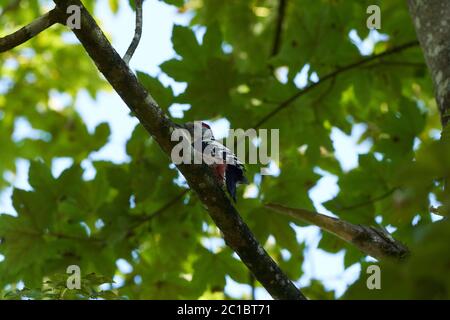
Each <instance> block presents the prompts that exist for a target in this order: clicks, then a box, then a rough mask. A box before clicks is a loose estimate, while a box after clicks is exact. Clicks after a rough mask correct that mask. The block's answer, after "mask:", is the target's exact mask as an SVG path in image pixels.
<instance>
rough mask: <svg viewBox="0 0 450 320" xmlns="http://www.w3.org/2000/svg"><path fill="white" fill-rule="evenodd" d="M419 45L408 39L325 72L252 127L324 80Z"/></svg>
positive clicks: (257, 125) (258, 125)
mask: <svg viewBox="0 0 450 320" xmlns="http://www.w3.org/2000/svg"><path fill="white" fill-rule="evenodd" d="M418 45H419V42H418V41H416V40H414V41H410V42H407V43H405V44H402V45H400V46H398V47H394V48H392V49H390V50H387V51H384V52H382V53H379V54H376V55H373V56H371V57H368V58H365V59H362V60H360V61H357V62H353V63H350V64H348V65H346V66H343V67H340V68H338V69H336V70H334V71H333V72H330V73H328V74H326V75H325V76H323V77H322V78H320V80H319V81H318V82H314V83H312V84H310V85H309V86H307V87H306V88H304V89H302V90H299V91H297V92H296V93H295V94H293V95H292V96H291V97H289V98H287V99H286V100H285V101H283V102H282V103H281V104H280V105H279V106H278V107H277V108H275V109H274V110H272V111H271V112H269V113H268V114H266V115H265V116H264V117H263V118H261V120H259V121H258V122H257V123H256V124H255V125H254V126H253V128H259V127H260V126H261V125H263V124H264V123H265V122H267V121H268V120H269V119H270V118H272V117H273V116H275V115H276V114H278V113H279V112H280V111H282V110H283V109H285V108H286V107H288V106H289V105H291V104H292V103H293V102H294V101H295V100H297V99H298V98H300V97H301V96H303V95H305V94H306V93H308V92H309V91H311V90H312V89H314V88H316V87H318V86H320V85H321V84H323V83H325V82H326V81H328V80H330V79H333V78H334V77H336V76H338V75H340V74H342V73H344V72H347V71H350V70H353V69H356V68H357V67H359V66H362V65H365V64H366V63H369V62H371V61H374V60H376V59H379V58H382V57H386V56H389V55H392V54H395V53H398V52H401V51H404V50H406V49H409V48H412V47H416V46H418Z"/></svg>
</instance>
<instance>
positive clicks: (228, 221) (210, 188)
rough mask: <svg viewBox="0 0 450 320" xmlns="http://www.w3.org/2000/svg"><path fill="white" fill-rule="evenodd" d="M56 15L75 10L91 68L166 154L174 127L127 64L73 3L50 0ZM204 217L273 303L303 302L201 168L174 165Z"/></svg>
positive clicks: (77, 32) (78, 32) (206, 170)
mask: <svg viewBox="0 0 450 320" xmlns="http://www.w3.org/2000/svg"><path fill="white" fill-rule="evenodd" d="M54 2H55V3H56V5H57V7H58V9H59V10H60V12H61V13H65V12H66V9H67V7H68V6H70V5H78V6H80V7H81V28H80V29H74V30H72V31H73V32H74V33H75V35H76V37H77V38H78V39H79V41H80V42H81V44H82V45H83V47H84V48H85V50H86V52H87V53H88V54H89V56H90V57H91V59H92V60H93V61H94V62H95V64H96V66H97V68H98V69H99V70H100V72H101V73H102V74H103V75H104V76H105V78H106V79H107V80H108V81H109V83H110V84H111V85H112V87H113V88H114V89H115V91H116V92H117V93H118V94H119V95H120V97H121V98H122V100H123V101H124V102H125V103H126V105H127V106H128V107H129V108H130V110H131V111H132V112H133V113H134V114H135V115H136V117H137V118H138V119H139V121H140V123H141V124H142V125H143V126H144V128H145V129H146V130H147V131H148V132H149V133H150V134H151V135H152V136H153V138H154V139H155V141H156V142H157V143H158V144H159V145H160V147H161V148H162V150H163V151H164V152H165V153H166V154H167V155H170V154H171V150H172V147H173V146H174V145H175V143H176V142H172V141H171V139H170V137H171V134H172V132H173V130H175V128H176V126H175V124H174V123H173V122H172V121H171V120H170V119H169V117H168V116H167V115H166V114H165V113H164V112H163V111H162V110H161V109H160V108H159V106H158V104H157V103H156V101H155V100H154V99H153V98H152V97H151V95H150V94H149V93H148V92H147V91H146V90H145V88H144V87H143V86H142V85H141V84H140V83H139V82H138V80H137V78H136V76H135V75H134V74H133V72H132V71H131V70H130V69H129V67H128V65H127V64H126V63H125V62H124V61H123V60H122V59H121V57H120V56H119V55H118V53H117V52H116V51H115V50H114V48H113V47H112V46H111V44H110V43H109V42H108V40H107V38H106V37H105V35H104V34H103V32H102V31H101V29H100V28H99V27H98V25H97V23H96V22H95V21H94V19H93V18H92V16H91V15H90V14H89V13H88V12H87V10H86V8H84V6H83V5H82V3H81V2H80V1H79V0H54ZM178 169H179V170H180V171H181V173H182V174H183V175H184V177H185V178H186V180H187V181H188V184H189V186H190V187H191V188H192V189H193V190H194V191H195V192H196V193H197V195H198V196H199V198H200V200H201V201H202V203H203V205H204V207H205V208H206V209H207V210H208V213H209V215H210V216H211V218H212V219H213V220H214V222H215V223H216V225H217V227H218V228H219V229H220V230H221V231H222V233H223V237H224V240H225V242H226V244H227V245H228V246H230V247H231V248H232V249H233V250H234V251H235V252H236V253H237V254H238V255H239V257H240V258H241V260H242V261H243V262H244V263H245V264H246V266H247V267H248V268H249V269H250V270H251V271H252V273H253V274H254V275H255V277H256V279H257V280H258V281H259V282H260V283H261V284H262V285H263V286H264V287H265V288H266V290H267V291H268V292H269V293H270V294H271V295H272V297H274V298H275V299H305V297H304V295H303V294H302V293H301V292H300V290H298V289H297V288H296V287H295V285H294V284H293V283H292V282H291V281H290V280H289V279H288V278H287V276H286V275H285V274H284V273H283V271H282V270H281V269H280V268H279V266H278V265H277V264H276V263H275V261H273V259H272V258H271V257H270V256H269V255H268V254H267V252H266V251H265V250H264V248H263V247H262V246H261V245H260V244H259V243H258V241H257V240H256V238H255V237H254V235H253V234H252V232H251V231H250V229H249V228H248V226H247V225H246V224H245V223H244V222H243V220H242V218H241V217H240V216H239V213H238V212H237V210H236V209H235V208H234V206H233V205H232V204H231V202H230V200H229V199H228V198H227V196H226V195H225V193H224V192H223V190H222V189H221V188H220V186H219V185H218V184H217V183H216V179H215V178H214V175H213V173H212V170H211V169H210V168H209V167H208V166H206V165H187V164H182V165H178Z"/></svg>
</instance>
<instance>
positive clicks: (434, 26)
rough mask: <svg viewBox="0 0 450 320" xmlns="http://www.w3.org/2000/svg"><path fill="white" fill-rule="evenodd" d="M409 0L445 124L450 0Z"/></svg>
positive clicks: (449, 105)
mask: <svg viewBox="0 0 450 320" xmlns="http://www.w3.org/2000/svg"><path fill="white" fill-rule="evenodd" d="M408 3H409V11H410V14H411V17H412V20H413V23H414V27H415V28H416V33H417V37H418V39H419V42H420V45H421V47H422V50H423V52H424V55H425V61H426V62H427V65H428V68H429V70H430V72H431V77H432V79H433V84H434V89H435V96H436V101H437V104H438V107H439V112H440V114H441V122H442V126H443V127H445V126H446V125H447V123H448V122H449V120H450V1H448V0H409V1H408Z"/></svg>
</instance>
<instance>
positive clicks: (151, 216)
mask: <svg viewBox="0 0 450 320" xmlns="http://www.w3.org/2000/svg"><path fill="white" fill-rule="evenodd" d="M189 191H191V190H190V189H186V190H183V191H182V192H181V193H180V194H178V195H176V196H175V197H174V198H172V199H171V200H169V201H168V202H167V203H166V204H164V205H163V206H162V207H161V208H159V209H158V210H156V211H155V212H153V213H151V214H149V215H147V216H145V217H141V218H140V219H139V220H138V223H139V224H138V225H141V224H142V223H145V222H147V221H150V220H152V219H154V218H156V217H157V216H159V215H161V214H162V213H163V212H165V211H166V210H167V209H169V208H171V207H172V206H174V205H175V204H177V203H178V201H179V200H181V199H182V198H183V197H184V196H185V195H186V194H187V193H188V192H189Z"/></svg>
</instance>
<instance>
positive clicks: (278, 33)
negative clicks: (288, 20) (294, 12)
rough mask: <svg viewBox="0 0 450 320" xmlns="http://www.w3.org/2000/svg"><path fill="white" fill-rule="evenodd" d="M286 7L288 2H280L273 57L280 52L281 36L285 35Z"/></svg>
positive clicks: (283, 0) (284, 0) (282, 0)
mask: <svg viewBox="0 0 450 320" xmlns="http://www.w3.org/2000/svg"><path fill="white" fill-rule="evenodd" d="M286 5H287V0H279V1H278V13H277V20H276V26H275V37H274V40H273V46H272V52H271V56H275V55H276V54H277V53H278V51H279V50H280V46H281V36H282V33H283V23H284V17H285V14H286Z"/></svg>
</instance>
